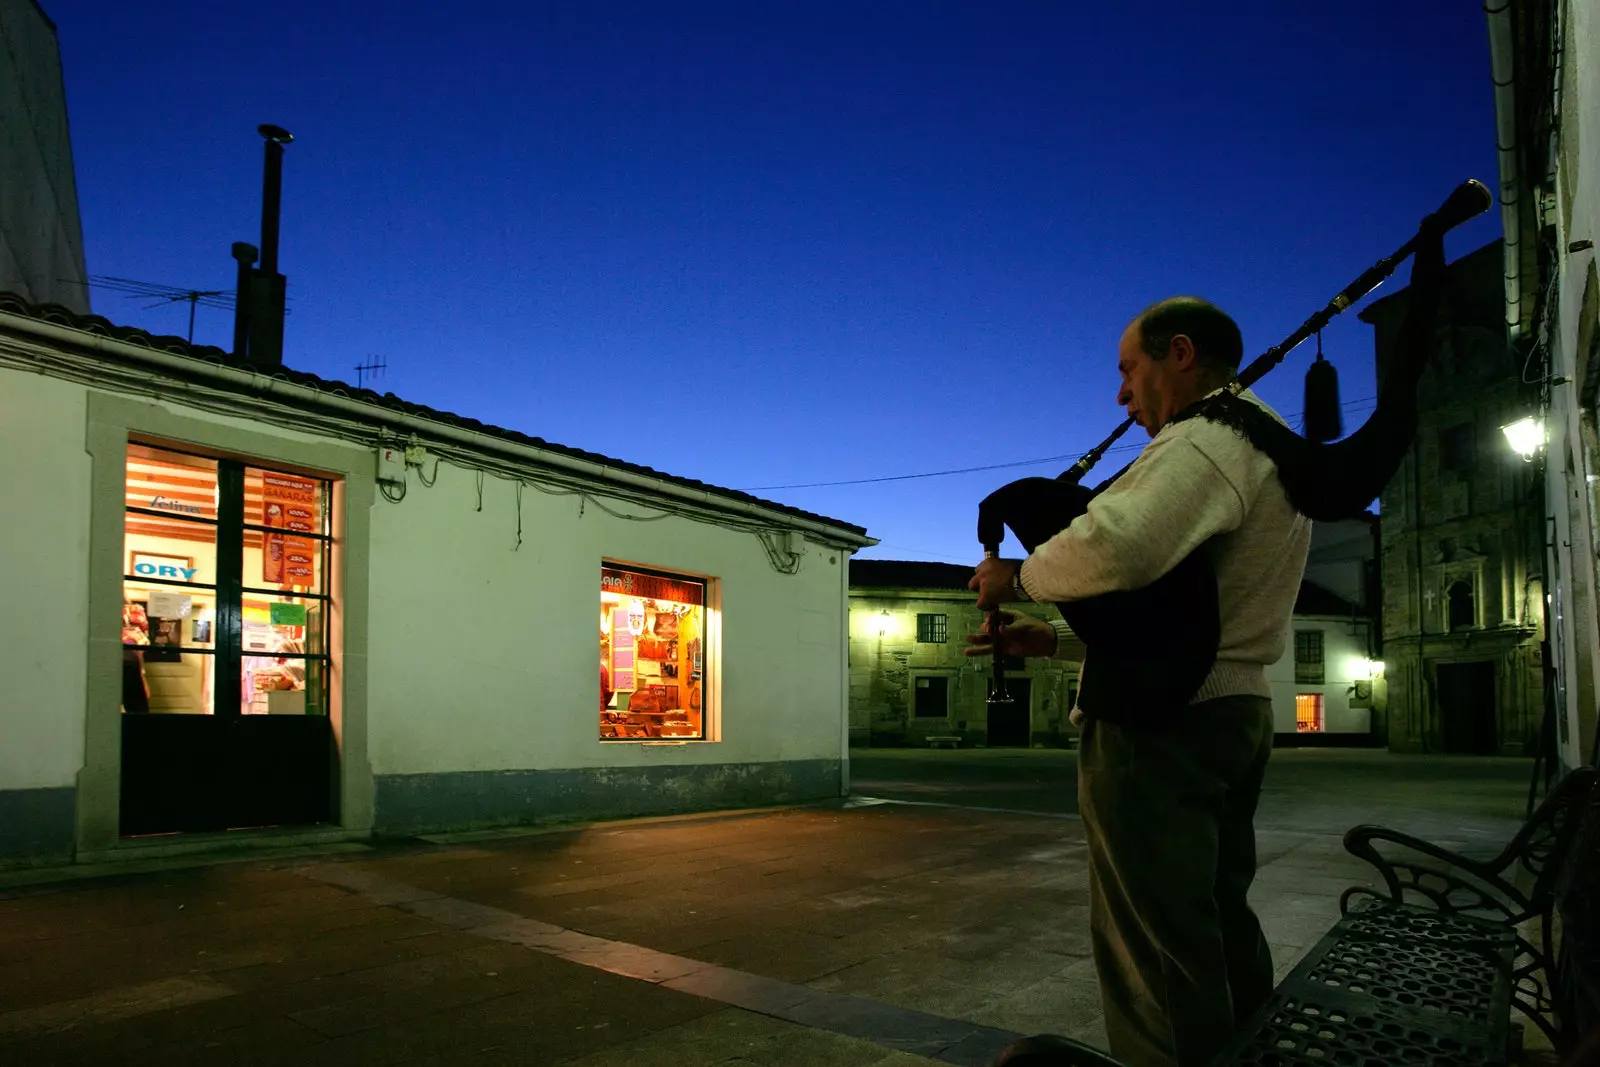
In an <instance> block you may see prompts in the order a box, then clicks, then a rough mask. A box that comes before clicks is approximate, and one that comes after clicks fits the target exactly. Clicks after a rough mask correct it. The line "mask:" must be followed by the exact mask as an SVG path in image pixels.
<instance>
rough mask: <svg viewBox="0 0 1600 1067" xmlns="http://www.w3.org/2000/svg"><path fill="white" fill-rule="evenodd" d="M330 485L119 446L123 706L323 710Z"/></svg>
mask: <svg viewBox="0 0 1600 1067" xmlns="http://www.w3.org/2000/svg"><path fill="white" fill-rule="evenodd" d="M331 490H332V485H331V483H329V482H327V481H324V480H321V479H316V478H311V477H308V476H305V475H299V474H290V473H286V472H282V471H274V470H268V469H262V468H259V467H251V466H247V465H245V464H243V463H239V462H237V461H233V460H218V459H212V458H208V457H204V456H194V455H188V454H185V453H181V452H176V451H172V450H168V449H161V448H155V447H152V446H148V445H141V444H130V445H129V446H128V460H127V477H126V482H125V499H124V525H123V529H124V535H123V536H124V555H125V557H126V561H125V570H124V573H123V603H122V643H123V646H124V654H123V687H122V688H123V693H122V696H123V699H122V710H123V711H124V712H125V713H127V714H150V713H167V714H190V715H212V714H234V715H266V714H283V715H324V714H327V710H328V664H329V640H328V627H329V612H328V605H329V594H328V589H327V584H326V583H327V574H328V569H329V553H330V552H331V550H332V536H331V528H332V527H331V520H330V513H331V508H330V506H329V505H330V500H331Z"/></svg>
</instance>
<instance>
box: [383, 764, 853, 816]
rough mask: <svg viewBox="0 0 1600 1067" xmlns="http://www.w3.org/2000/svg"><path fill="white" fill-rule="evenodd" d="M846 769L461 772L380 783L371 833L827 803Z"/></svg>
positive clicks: (796, 766)
mask: <svg viewBox="0 0 1600 1067" xmlns="http://www.w3.org/2000/svg"><path fill="white" fill-rule="evenodd" d="M841 773H842V767H841V761H839V760H830V759H821V760H793V761H788V762H783V763H721V764H710V765H705V764H695V765H688V766H669V767H604V768H592V769H584V770H565V771H460V772H455V773H450V774H380V775H377V776H376V777H375V789H376V796H375V798H374V805H373V806H374V827H373V829H374V831H375V832H376V833H379V834H388V835H394V834H414V833H424V832H428V831H447V830H466V829H475V828H479V827H488V826H514V825H517V824H520V823H533V822H539V821H541V820H545V819H571V818H622V817H627V816H636V815H669V814H675V813H680V812H693V811H710V810H713V809H716V808H739V807H757V806H759V805H763V804H790V803H797V802H800V801H808V800H824V799H828V798H831V797H837V796H839V794H840V780H841V779H840V775H841Z"/></svg>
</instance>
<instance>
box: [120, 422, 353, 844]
mask: <svg viewBox="0 0 1600 1067" xmlns="http://www.w3.org/2000/svg"><path fill="white" fill-rule="evenodd" d="M129 444H130V446H133V445H141V446H143V447H147V448H151V449H155V450H158V451H162V452H169V453H174V454H179V455H195V456H197V457H200V458H204V459H207V460H211V461H214V462H215V463H216V465H217V517H216V520H215V525H214V529H215V530H216V536H215V551H216V573H215V575H214V577H215V580H216V585H215V589H214V594H215V599H216V606H215V615H216V623H215V628H216V632H215V637H214V641H213V649H210V650H199V649H195V650H187V649H186V650H185V651H186V652H188V653H189V654H209V655H211V656H212V657H213V664H214V666H213V685H212V706H211V708H210V713H209V714H200V715H171V714H159V713H154V714H152V713H145V714H129V713H127V712H124V713H123V715H122V716H121V732H122V748H121V783H120V795H119V798H118V813H119V819H118V833H119V835H120V836H123V837H129V836H139V835H144V834H162V833H174V832H197V831H215V830H232V829H242V828H248V827H263V826H287V825H297V826H305V825H318V824H327V823H330V822H333V821H335V820H336V819H337V817H338V816H337V812H336V810H335V808H336V804H335V798H336V797H337V795H338V789H337V777H338V758H337V751H336V745H335V743H334V737H333V730H332V722H331V719H330V716H329V709H328V706H327V700H326V696H327V694H326V692H324V693H323V697H324V699H323V700H321V701H319V703H320V705H321V713H320V714H306V715H244V714H243V713H242V708H241V700H240V696H241V692H240V691H241V689H242V686H243V679H244V674H243V661H244V655H245V652H244V647H243V643H244V642H243V633H244V626H243V615H244V597H245V595H246V592H247V587H246V585H245V582H244V574H243V570H244V531H245V530H246V529H264V528H263V527H260V526H256V525H255V524H248V525H247V524H246V523H245V480H246V479H245V470H246V468H255V469H259V470H262V471H274V470H277V469H278V467H277V466H276V465H274V464H272V463H271V461H262V460H250V461H246V460H240V459H225V458H223V457H220V456H211V455H205V454H204V453H190V452H185V451H184V450H182V449H175V448H172V447H171V446H168V445H164V444H149V445H144V444H143V442H140V441H137V440H133V441H130V442H129ZM124 477H126V474H124ZM302 477H306V478H314V479H315V480H316V481H317V483H318V486H319V495H320V502H319V507H320V509H321V512H322V520H323V521H322V523H321V529H320V530H318V531H316V532H315V533H313V534H310V535H309V536H308V539H310V540H313V541H315V542H316V543H317V545H318V549H317V551H318V553H319V554H320V556H321V560H320V562H321V574H322V583H321V588H322V592H321V593H318V594H301V596H303V597H305V598H307V599H312V600H316V601H320V602H321V604H322V605H323V608H322V610H321V611H319V612H318V619H319V625H321V626H324V627H326V626H328V625H330V624H331V623H330V622H329V613H328V606H329V605H331V603H332V593H331V576H332V568H331V563H332V559H331V546H332V539H331V536H330V534H329V532H328V531H329V530H330V528H331V513H330V511H329V509H330V508H331V506H332V493H331V492H329V488H330V481H329V479H327V478H325V477H322V476H318V475H302ZM126 510H127V509H126V508H125V513H126ZM135 510H138V509H135ZM168 517H170V516H168ZM205 525H211V523H205ZM263 547H264V548H265V545H264V546H263ZM127 577H128V576H127V575H125V576H124V578H125V579H126V578H127ZM155 584H162V583H155ZM173 584H176V585H182V584H184V583H173ZM191 588H193V586H191ZM249 591H260V592H269V593H270V592H272V591H270V590H255V589H251V590H249ZM308 637H309V630H308ZM319 646H320V647H321V648H322V651H320V652H318V653H315V654H312V653H310V651H309V648H308V649H307V654H306V655H305V657H304V662H305V664H306V667H307V670H308V678H309V677H312V676H314V677H316V678H317V679H318V684H320V685H322V686H323V687H324V688H325V687H326V685H327V679H328V670H327V664H328V663H329V662H330V655H329V653H328V651H327V647H326V642H319ZM313 663H316V664H318V665H321V666H320V667H319V669H317V670H315V671H314V672H312V671H311V668H312V666H313Z"/></svg>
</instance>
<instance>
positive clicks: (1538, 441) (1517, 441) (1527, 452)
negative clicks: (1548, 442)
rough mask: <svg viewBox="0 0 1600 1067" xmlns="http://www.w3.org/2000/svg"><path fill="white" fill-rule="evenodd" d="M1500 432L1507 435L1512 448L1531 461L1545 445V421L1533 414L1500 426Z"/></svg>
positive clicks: (1507, 440)
mask: <svg viewBox="0 0 1600 1067" xmlns="http://www.w3.org/2000/svg"><path fill="white" fill-rule="evenodd" d="M1500 432H1501V433H1503V434H1505V435H1506V442H1507V443H1508V444H1510V445H1511V450H1512V451H1513V452H1515V453H1516V454H1517V455H1519V456H1521V457H1522V458H1523V459H1524V460H1528V461H1531V460H1532V459H1533V454H1534V453H1535V452H1537V451H1539V449H1540V448H1542V447H1543V446H1544V423H1543V422H1541V421H1540V420H1538V419H1536V418H1534V417H1533V416H1532V415H1529V416H1527V417H1526V418H1521V419H1518V420H1517V421H1516V422H1513V423H1511V424H1509V425H1507V426H1502V427H1500Z"/></svg>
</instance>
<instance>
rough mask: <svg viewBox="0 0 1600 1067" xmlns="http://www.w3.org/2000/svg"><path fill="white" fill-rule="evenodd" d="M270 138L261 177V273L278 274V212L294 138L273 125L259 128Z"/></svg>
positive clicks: (258, 127)
mask: <svg viewBox="0 0 1600 1067" xmlns="http://www.w3.org/2000/svg"><path fill="white" fill-rule="evenodd" d="M256 132H257V133H259V134H260V135H261V136H262V137H264V138H266V141H267V144H266V150H267V153H266V159H265V161H264V165H263V168H262V173H261V271H262V273H263V274H276V273H277V272H278V209H279V204H280V202H281V200H282V198H283V146H284V145H286V144H288V143H289V142H290V141H292V140H294V134H292V133H290V132H289V131H288V130H286V129H284V128H283V127H282V126H273V125H271V124H270V123H268V124H265V125H262V126H257V127H256Z"/></svg>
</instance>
